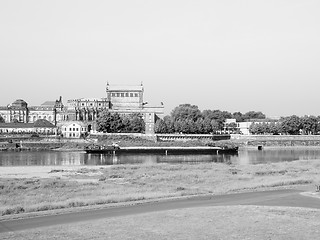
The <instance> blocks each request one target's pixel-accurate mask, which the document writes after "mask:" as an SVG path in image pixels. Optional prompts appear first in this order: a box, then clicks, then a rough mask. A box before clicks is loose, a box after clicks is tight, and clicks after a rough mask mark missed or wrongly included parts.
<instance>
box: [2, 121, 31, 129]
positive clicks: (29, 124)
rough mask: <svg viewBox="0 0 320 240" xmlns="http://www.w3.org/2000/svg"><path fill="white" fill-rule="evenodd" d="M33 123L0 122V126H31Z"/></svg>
mask: <svg viewBox="0 0 320 240" xmlns="http://www.w3.org/2000/svg"><path fill="white" fill-rule="evenodd" d="M33 127H34V126H33V123H19V122H18V123H0V128H33Z"/></svg>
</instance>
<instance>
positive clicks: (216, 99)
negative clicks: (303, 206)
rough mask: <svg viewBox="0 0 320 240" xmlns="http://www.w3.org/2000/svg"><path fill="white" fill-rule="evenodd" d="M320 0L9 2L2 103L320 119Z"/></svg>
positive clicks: (0, 4) (2, 33)
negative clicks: (120, 94) (102, 103)
mask: <svg viewBox="0 0 320 240" xmlns="http://www.w3.org/2000/svg"><path fill="white" fill-rule="evenodd" d="M319 12H320V1H319V0H247V1H242V0H225V1H221V0H207V1H206V0H194V1H188V0H161V1H155V0H144V1H143V0H117V1H111V0H90V1H89V0H87V1H83V0H62V1H61V0H55V1H43V0H28V1H25V0H1V1H0V83H1V84H0V89H1V91H0V106H6V105H7V104H10V103H12V102H13V101H14V100H16V99H24V100H25V101H26V102H27V103H28V104H29V105H30V106H34V105H40V104H41V103H43V102H45V101H49V100H50V101H52V100H56V99H58V98H59V96H62V99H63V101H64V103H66V101H67V100H68V99H74V98H89V97H97V98H100V97H105V95H106V94H105V87H106V83H107V82H109V84H112V85H139V84H141V82H142V83H143V85H144V89H145V91H144V100H145V101H148V102H149V104H150V105H160V102H163V103H164V106H165V114H170V112H171V111H172V110H173V108H174V107H176V106H178V105H179V104H184V103H190V104H193V105H197V106H198V107H199V109H200V110H205V109H211V110H215V109H220V110H225V111H229V112H236V111H240V112H242V113H245V112H248V111H262V112H263V113H265V114H266V115H267V116H270V117H271V116H289V115H294V114H295V115H298V116H303V115H316V116H318V115H320V107H319V106H318V103H320V14H319Z"/></svg>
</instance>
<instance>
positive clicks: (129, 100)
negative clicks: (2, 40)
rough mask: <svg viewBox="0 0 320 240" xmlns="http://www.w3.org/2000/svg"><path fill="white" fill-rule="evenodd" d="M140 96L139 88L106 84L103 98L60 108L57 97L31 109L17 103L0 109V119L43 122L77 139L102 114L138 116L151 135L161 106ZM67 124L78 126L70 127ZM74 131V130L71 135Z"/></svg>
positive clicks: (72, 102)
mask: <svg viewBox="0 0 320 240" xmlns="http://www.w3.org/2000/svg"><path fill="white" fill-rule="evenodd" d="M143 93H144V88H143V85H142V84H141V85H136V86H117V85H109V83H107V86H106V97H104V98H78V99H71V100H68V101H67V105H64V104H63V103H62V98H61V97H60V98H59V100H56V101H46V102H44V103H43V104H41V105H40V106H31V107H29V106H28V104H27V103H26V102H25V101H24V100H22V99H18V100H16V101H14V102H13V103H12V104H9V105H8V106H5V107H0V115H1V116H2V117H3V119H4V120H5V122H6V123H35V122H36V121H37V120H39V119H44V120H47V121H48V122H50V123H52V124H54V125H56V126H58V127H59V129H60V132H61V133H62V134H63V135H64V136H66V137H80V135H81V134H82V132H83V131H87V132H91V131H95V130H96V122H95V121H96V119H97V118H98V116H99V113H100V112H101V111H103V110H108V111H110V112H116V113H119V114H121V115H124V114H133V113H138V114H140V115H141V117H142V118H143V119H144V121H145V124H146V125H145V133H146V134H154V125H155V121H156V120H157V119H158V118H163V116H164V106H163V103H162V102H161V103H160V104H159V105H157V106H152V105H150V104H148V103H147V102H144V99H143ZM71 123H72V124H78V125H79V126H76V127H70V124H71ZM80 125H81V126H80ZM15 126H17V125H15ZM25 126H27V125H25ZM30 126H31V125H30ZM70 128H71V129H72V131H70ZM74 128H75V129H78V130H77V131H74V130H73V129H74ZM80 129H81V130H80ZM84 129H85V130H84Z"/></svg>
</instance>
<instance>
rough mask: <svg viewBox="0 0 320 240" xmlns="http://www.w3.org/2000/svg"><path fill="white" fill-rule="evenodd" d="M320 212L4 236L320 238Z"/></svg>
mask: <svg viewBox="0 0 320 240" xmlns="http://www.w3.org/2000/svg"><path fill="white" fill-rule="evenodd" d="M319 218H320V211H319V210H314V209H301V208H288V207H261V206H223V207H198V208H191V209H190V208H189V209H178V210H170V211H161V212H155V213H144V214H137V215H131V216H124V217H115V218H105V219H98V220H91V221H86V222H79V223H72V224H67V225H57V226H52V227H42V228H37V229H30V230H25V231H18V232H9V233H3V234H2V235H1V237H2V240H9V239H16V240H26V239H30V240H31V239H38V240H41V239H43V240H48V239H69V240H76V239H101V240H102V239H113V240H123V239H148V240H149V239H154V240H160V239H184V240H185V239H190V240H194V239H228V240H230V239H253V240H256V239H261V240H264V239H266V240H267V239H268V240H270V239H279V240H280V239H281V240H284V239H312V240H313V239H318V238H319V223H318V222H319Z"/></svg>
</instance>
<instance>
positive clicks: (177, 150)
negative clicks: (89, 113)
mask: <svg viewBox="0 0 320 240" xmlns="http://www.w3.org/2000/svg"><path fill="white" fill-rule="evenodd" d="M84 150H85V152H86V153H93V154H112V155H119V154H161V155H168V154H170V155H175V154H237V153H238V147H233V148H223V147H121V148H120V147H119V146H117V145H110V146H98V145H94V146H89V147H86V148H85V149H84Z"/></svg>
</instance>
